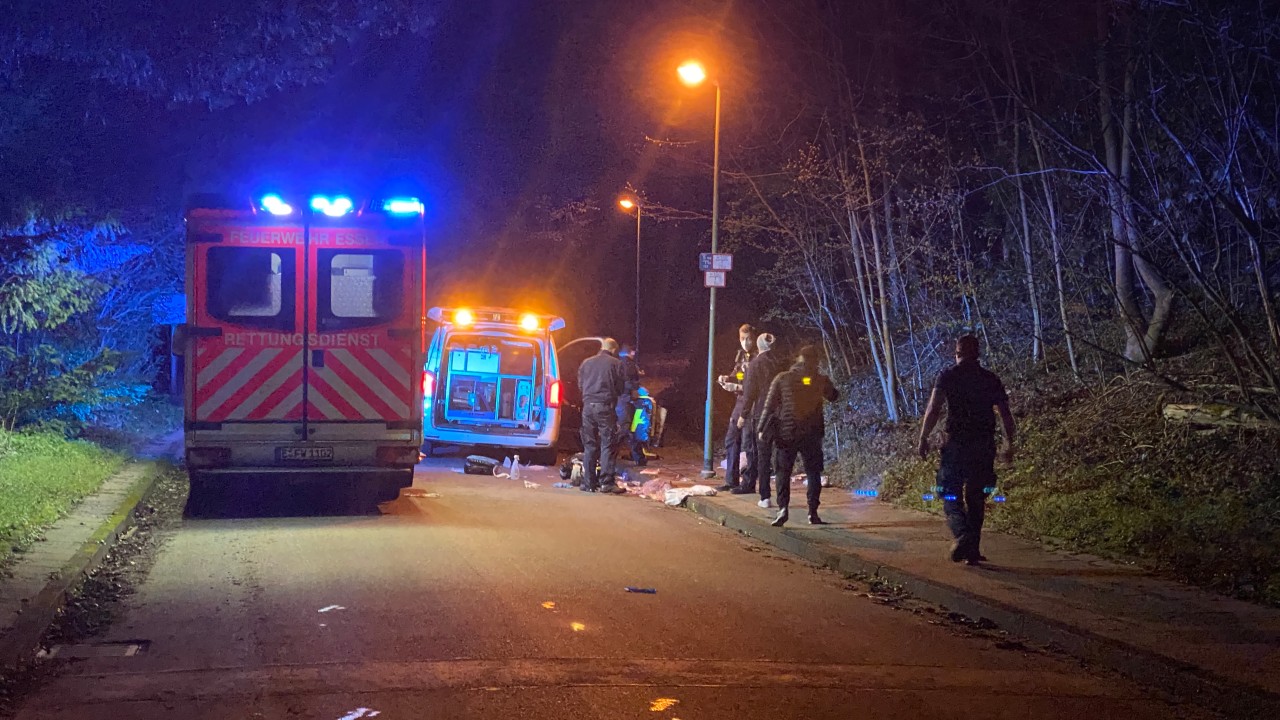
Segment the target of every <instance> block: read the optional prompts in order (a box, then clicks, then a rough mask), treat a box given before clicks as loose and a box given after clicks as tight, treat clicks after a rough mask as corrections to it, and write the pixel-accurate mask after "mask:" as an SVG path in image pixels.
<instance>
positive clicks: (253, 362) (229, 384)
mask: <svg viewBox="0 0 1280 720" xmlns="http://www.w3.org/2000/svg"><path fill="white" fill-rule="evenodd" d="M187 222H188V232H187V239H188V262H189V272H191V273H192V277H193V278H194V283H193V285H194V287H192V288H191V289H192V291H193V293H192V294H193V297H192V298H191V300H190V302H191V310H192V324H191V326H190V327H189V328H188V331H187V332H188V334H189V335H190V337H191V339H190V345H189V346H188V347H189V349H188V352H189V353H190V357H189V362H190V366H189V368H190V371H191V372H190V375H189V377H188V383H189V392H190V396H189V397H190V402H189V403H188V411H187V412H188V417H187V422H188V429H189V430H193V431H196V432H214V431H216V432H218V434H219V436H221V437H226V436H227V435H244V436H246V438H249V439H253V440H267V441H270V440H278V439H288V440H298V439H301V437H302V436H303V433H304V429H303V419H304V413H303V393H304V385H303V375H304V363H303V360H304V344H305V333H304V330H305V328H304V325H303V322H302V317H301V309H302V307H303V288H302V286H303V284H304V283H301V282H299V279H300V278H301V277H304V276H303V274H302V273H303V269H304V267H303V266H304V256H303V252H302V250H303V247H304V230H303V227H302V225H301V224H300V223H297V222H291V221H289V219H287V218H284V219H282V218H276V217H272V216H270V215H255V214H253V213H251V212H239V211H232V210H196V211H193V212H192V213H190V214H189V216H188V221H187Z"/></svg>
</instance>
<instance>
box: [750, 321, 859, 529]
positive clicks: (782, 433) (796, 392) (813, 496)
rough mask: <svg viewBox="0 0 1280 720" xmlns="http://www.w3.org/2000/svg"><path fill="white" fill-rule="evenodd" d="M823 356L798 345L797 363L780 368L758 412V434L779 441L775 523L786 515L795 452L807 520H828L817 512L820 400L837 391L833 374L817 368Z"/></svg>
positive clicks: (824, 429) (778, 524)
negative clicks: (802, 478)
mask: <svg viewBox="0 0 1280 720" xmlns="http://www.w3.org/2000/svg"><path fill="white" fill-rule="evenodd" d="M822 358H823V352H822V348H820V347H818V346H816V345H806V346H804V347H803V348H801V349H800V355H799V357H797V358H796V363H795V365H792V366H791V369H790V370H787V371H786V372H783V373H781V374H779V375H778V376H777V377H775V378H774V379H773V382H772V383H771V384H770V386H769V394H768V396H766V397H765V401H764V412H763V413H762V414H761V419H760V424H761V428H762V432H761V434H762V435H763V436H764V438H765V441H766V442H768V441H772V442H773V444H774V445H775V447H777V451H776V454H775V456H774V460H775V464H776V465H777V468H776V470H777V474H776V475H775V478H776V480H777V483H778V508H779V510H778V516H777V517H776V518H774V520H773V523H772V524H773V526H774V527H782V526H783V525H785V524H786V523H787V520H788V518H789V517H790V514H789V512H788V511H789V509H790V505H791V470H792V469H793V468H795V464H796V457H797V456H799V457H800V458H801V459H802V460H803V461H804V475H805V481H806V482H807V484H808V487H807V490H808V493H807V495H808V500H809V524H810V525H826V522H824V521H823V520H822V518H820V517H818V505H819V501H820V499H821V495H822V471H823V470H825V469H826V467H825V464H824V463H825V458H824V457H823V450H822V440H823V436H825V435H826V433H827V424H826V418H825V417H823V405H824V403H828V402H835V400H836V398H837V397H839V393H837V392H836V386H835V385H834V384H832V382H831V378H829V377H827V376H826V375H823V374H822V373H820V372H818V365H819V364H821V362H822Z"/></svg>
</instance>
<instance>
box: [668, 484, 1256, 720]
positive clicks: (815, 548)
mask: <svg viewBox="0 0 1280 720" xmlns="http://www.w3.org/2000/svg"><path fill="white" fill-rule="evenodd" d="M686 506H687V507H688V509H689V510H691V511H692V512H694V513H697V514H698V515H701V516H703V517H705V518H707V519H708V520H711V521H713V522H715V523H716V524H718V525H721V526H722V527H726V528H729V529H731V530H737V531H738V532H740V533H742V534H744V535H747V536H748V537H752V538H755V539H757V540H760V541H763V542H766V543H768V544H770V545H772V546H774V547H776V548H778V549H780V550H785V551H786V552H789V553H791V554H792V555H796V556H798V557H801V558H803V559H805V560H808V561H809V562H812V563H815V564H818V565H822V566H824V567H827V568H830V569H832V570H835V571H836V572H839V573H841V574H844V575H850V576H852V575H863V576H868V575H869V576H874V577H879V578H883V579H885V580H887V581H889V582H891V583H893V584H895V585H899V586H901V587H902V588H903V589H904V590H905V591H907V592H908V593H910V594H911V595H913V596H915V597H918V598H920V599H922V600H925V601H926V602H930V603H933V604H935V605H941V606H943V607H945V608H947V609H948V610H951V611H954V612H958V613H961V614H963V615H966V616H969V617H972V618H985V619H987V620H990V621H991V622H994V623H995V624H996V625H998V626H999V627H1000V628H1001V629H1003V630H1005V631H1007V632H1009V633H1010V634H1013V635H1017V636H1020V637H1024V638H1027V639H1029V640H1031V641H1032V642H1035V643H1038V644H1042V645H1052V646H1054V647H1056V648H1057V649H1060V650H1062V651H1063V652H1066V653H1068V654H1070V655H1072V656H1074V657H1076V658H1079V659H1081V660H1083V661H1085V662H1088V663H1091V664H1095V665H1098V666H1100V667H1105V668H1108V669H1110V670H1113V671H1116V672H1119V673H1121V674H1122V675H1125V676H1127V677H1129V678H1131V679H1133V680H1135V681H1137V682H1139V683H1142V684H1145V685H1148V686H1152V687H1155V688H1158V689H1159V690H1161V691H1163V692H1165V693H1167V694H1169V695H1170V696H1172V697H1174V698H1176V699H1177V700H1179V701H1182V702H1188V703H1194V704H1196V705H1200V706H1203V707H1206V708H1209V709H1213V710H1217V711H1219V712H1223V713H1225V714H1226V715H1228V716H1229V717H1280V715H1278V714H1277V713H1280V697H1278V696H1276V695H1273V694H1272V693H1269V692H1267V691H1266V690H1263V689H1261V688H1257V687H1254V686H1251V685H1246V684H1243V683H1240V682H1237V681H1235V680H1232V679H1230V678H1224V677H1221V676H1217V675H1212V674H1210V673H1208V672H1206V671H1205V670H1204V669H1202V668H1198V667H1194V666H1191V665H1188V664H1187V663H1184V662H1182V661H1180V660H1177V659H1174V658H1169V657H1165V656H1163V655H1159V654H1157V653H1154V652H1152V651H1150V650H1148V649H1146V648H1143V647H1140V646H1137V645H1131V644H1129V643H1125V642H1122V641H1119V640H1116V639H1113V638H1109V637H1105V636H1102V635H1099V634H1097V633H1095V632H1092V631H1091V630H1089V629H1088V628H1083V627H1076V626H1073V625H1068V624H1066V623H1063V622H1060V621H1058V620H1056V619H1054V618H1051V617H1048V616H1045V615H1037V614H1034V613H1031V612H1029V611H1027V610H1026V609H1023V608H1018V607H1014V606H1012V605H1009V604H1006V603H1003V602H1001V601H999V600H995V599H992V598H986V597H981V596H978V595H974V594H973V593H970V592H968V591H966V590H962V589H960V588H957V587H953V586H950V585H947V584H945V583H942V582H938V581H937V580H933V579H930V578H927V577H923V576H920V575H916V574H913V573H909V572H905V571H903V570H900V569H898V568H893V567H889V566H886V565H881V564H879V563H877V562H874V561H871V560H868V559H866V558H863V557H860V556H859V555H857V554H856V553H855V552H854V551H852V550H849V549H846V548H840V547H835V546H832V545H828V544H826V543H823V542H820V541H818V540H816V539H813V538H808V537H803V536H801V535H800V534H798V533H796V532H795V531H793V530H788V529H785V528H775V527H772V526H770V525H768V524H767V523H765V522H763V521H762V520H758V519H755V518H751V517H748V516H746V515H744V514H742V513H740V512H737V511H735V510H732V509H729V508H726V507H724V506H723V505H721V504H719V503H717V502H715V501H712V500H709V499H708V498H703V497H690V498H689V499H688V500H687V501H686Z"/></svg>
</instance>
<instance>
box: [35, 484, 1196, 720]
mask: <svg viewBox="0 0 1280 720" xmlns="http://www.w3.org/2000/svg"><path fill="white" fill-rule="evenodd" d="M458 464H459V462H458V461H457V460H448V459H438V460H434V461H432V462H431V463H430V467H424V468H422V469H420V470H419V473H418V477H417V481H416V485H415V488H414V489H413V491H410V493H406V496H405V497H401V498H400V499H399V500H397V501H396V502H395V503H391V504H388V505H385V506H383V513H382V514H381V515H380V516H376V515H369V516H358V517H270V516H269V515H277V514H280V513H278V512H274V511H271V510H267V511H265V512H261V513H258V516H257V517H238V518H220V519H187V520H185V521H184V522H183V523H182V524H181V526H180V527H179V528H177V529H175V530H173V531H171V532H170V533H169V534H168V536H167V537H166V538H165V539H164V545H163V547H162V549H161V551H160V552H159V555H158V556H157V558H156V561H155V565H154V567H153V568H152V569H151V571H150V573H149V575H148V576H147V578H146V580H145V581H144V582H143V583H142V585H141V586H140V587H139V588H138V591H137V592H136V593H135V594H134V595H133V596H131V597H130V598H129V599H128V600H127V607H126V608H125V609H124V612H123V614H122V618H121V620H120V621H119V622H118V623H117V624H116V625H115V626H113V627H112V628H111V629H110V630H109V632H108V633H107V634H106V636H105V637H101V638H98V639H97V640H98V641H100V642H118V643H122V645H120V646H115V647H112V648H111V653H112V654H113V655H114V656H108V657H98V658H91V659H82V660H76V661H74V662H70V663H68V664H66V665H65V666H63V667H62V668H61V669H60V670H59V671H58V672H57V674H56V676H55V677H53V678H52V679H51V680H50V681H48V682H47V683H45V684H44V685H43V686H42V687H41V688H40V689H39V690H38V691H37V692H36V693H35V694H34V695H32V696H31V697H30V698H29V699H28V700H27V702H26V704H25V706H24V707H23V709H22V710H21V711H20V713H19V715H18V717H19V718H23V719H24V720H35V719H37V718H40V719H44V718H77V719H84V720H93V719H97V718H102V719H106V718H111V719H112V720H119V719H126V718H174V717H180V718H183V719H184V720H197V719H198V718H219V719H222V718H292V717H298V718H331V719H333V720H338V719H340V718H357V717H375V716H376V717H380V718H536V719H546V720H550V719H552V718H554V719H556V720H564V719H566V718H611V719H612V718H664V719H665V720H672V719H673V718H679V719H682V720H694V719H695V718H742V719H744V720H753V719H756V718H760V719H764V718H768V719H770V720H776V719H778V718H858V719H859V720H861V719H863V718H958V717H965V718H1028V717H1034V718H1071V719H1072V720H1078V718H1081V717H1089V718H1125V719H1126V720H1137V719H1139V718H1168V717H1178V716H1181V715H1182V714H1183V712H1182V710H1181V709H1178V708H1170V707H1169V706H1166V705H1164V704H1162V703H1161V702H1160V701H1158V700H1156V699H1153V698H1152V697H1150V696H1148V695H1146V694H1144V693H1143V692H1142V691H1141V690H1140V689H1138V688H1135V687H1133V686H1130V685H1128V684H1127V683H1124V682H1123V681H1120V680H1116V679H1114V678H1104V677H1100V676H1095V675H1091V674H1089V673H1088V672H1086V671H1084V670H1082V669H1080V668H1079V667H1077V666H1076V665H1074V664H1073V663H1070V662H1068V661H1065V660H1059V659H1056V658H1054V657H1051V656H1048V655H1044V654H1039V653H1028V652H1024V651H1020V650H1009V649H1000V648H998V647H997V646H996V643H995V642H994V641H992V640H990V639H984V638H975V637H965V636H963V635H962V634H960V633H957V632H956V631H955V630H954V629H952V628H948V627H946V626H944V625H939V624H935V623H931V622H930V621H929V616H928V615H917V614H912V613H910V612H904V611H901V610H895V609H893V608H890V607H886V606H884V605H881V604H878V603H876V602H873V601H872V600H871V599H869V598H867V597H865V596H864V595H862V594H861V593H859V592H856V591H855V590H853V589H850V587H849V583H847V582H846V581H844V580H843V579H841V578H839V577H837V576H835V575H833V574H831V573H828V572H827V571H824V570H819V569H815V568H812V567H809V566H807V565H805V564H803V563H800V562H798V561H794V560H791V559H789V558H787V557H784V556H780V555H778V554H776V553H775V552H773V551H771V550H769V549H767V548H764V547H763V546H760V545H757V544H755V543H754V542H752V541H748V540H745V539H742V538H740V537H739V536H737V535H735V534H733V533H730V532H729V531H726V530H724V529H722V528H719V527H717V526H714V525H712V524H710V523H708V522H706V521H704V520H701V519H699V518H697V517H696V516H694V515H692V514H691V513H687V512H683V511H677V510H672V509H668V508H666V507H664V506H662V505H660V504H658V503H654V502H650V501H643V500H639V499H636V498H631V497H608V496H598V495H587V494H584V493H579V492H577V491H576V490H559V489H553V488H551V483H552V482H554V481H556V480H557V479H558V478H555V477H553V476H552V475H551V474H550V473H549V472H548V473H545V474H543V475H542V476H540V477H535V478H532V479H534V480H535V481H537V482H540V483H541V487H539V488H536V489H527V488H525V487H524V485H523V483H521V482H519V481H510V480H499V479H489V478H476V477H472V476H464V475H461V474H457V473H455V472H454V471H453V470H452V468H453V467H455V466H457V465H458ZM426 493H432V494H435V495H437V496H435V497H428V496H425V494H426ZM410 494H412V495H414V496H412V497H410V496H408V495H410ZM626 586H643V587H652V588H655V589H656V590H657V593H656V594H653V595H643V594H628V593H626V592H624V591H623V588H624V587H626ZM130 642H144V643H145V647H144V651H142V652H138V653H136V654H134V655H132V656H127V657H126V656H121V655H122V653H123V652H124V651H117V650H116V647H120V648H123V647H127V645H128V643H130ZM105 651H106V650H105V649H104V652H105ZM374 713H376V715H375V714H374Z"/></svg>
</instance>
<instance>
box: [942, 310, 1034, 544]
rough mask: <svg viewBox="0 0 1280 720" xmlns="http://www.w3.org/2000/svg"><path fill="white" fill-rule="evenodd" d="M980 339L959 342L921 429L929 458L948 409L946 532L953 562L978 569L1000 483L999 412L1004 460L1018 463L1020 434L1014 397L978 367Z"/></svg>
mask: <svg viewBox="0 0 1280 720" xmlns="http://www.w3.org/2000/svg"><path fill="white" fill-rule="evenodd" d="M978 356H979V348H978V338H976V337H974V336H973V335H965V336H964V337H962V338H960V339H959V340H957V341H956V364H955V365H953V366H952V367H950V368H947V369H946V370H944V371H943V372H942V374H941V375H939V376H938V381H937V382H936V383H935V384H934V386H933V392H932V393H931V394H930V395H929V407H928V409H926V410H925V413H924V424H923V425H922V426H921V428H920V447H919V453H920V458H921V459H924V458H926V457H928V455H929V435H930V434H932V433H933V429H934V427H935V426H937V424H938V418H939V416H940V415H941V413H942V408H943V406H944V405H945V406H946V408H947V427H946V439H945V441H944V443H943V445H942V462H941V463H940V464H939V466H938V486H939V487H940V488H941V491H942V497H943V503H942V509H943V512H945V513H946V516H947V527H948V528H950V530H951V534H952V535H953V536H954V537H955V542H954V543H953V544H952V545H951V561H952V562H961V561H964V562H967V563H968V564H970V565H977V564H978V563H979V562H981V561H983V560H986V558H985V557H983V555H982V550H981V547H980V544H981V541H982V521H983V519H984V517H985V516H986V501H987V495H988V494H989V493H991V492H992V491H994V489H995V484H996V469H995V459H996V439H995V432H996V418H995V413H994V412H992V408H995V410H996V411H998V412H999V413H1000V422H1001V424H1002V425H1003V426H1004V441H1003V442H1002V443H1001V446H1000V455H1001V456H1002V457H1003V458H1004V461H1005V462H1006V463H1012V462H1013V438H1014V434H1015V432H1016V429H1015V427H1014V423H1013V413H1011V412H1009V396H1008V394H1007V393H1006V392H1005V389H1004V383H1002V382H1000V378H999V377H998V376H997V375H996V374H995V373H993V372H991V371H990V370H987V369H986V368H984V367H982V366H981V365H980V364H979V362H978Z"/></svg>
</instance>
